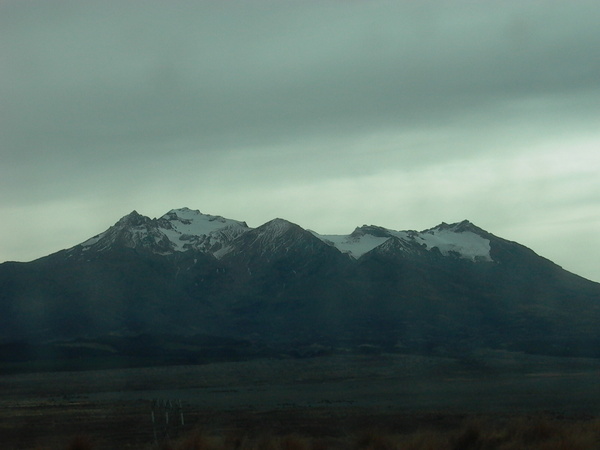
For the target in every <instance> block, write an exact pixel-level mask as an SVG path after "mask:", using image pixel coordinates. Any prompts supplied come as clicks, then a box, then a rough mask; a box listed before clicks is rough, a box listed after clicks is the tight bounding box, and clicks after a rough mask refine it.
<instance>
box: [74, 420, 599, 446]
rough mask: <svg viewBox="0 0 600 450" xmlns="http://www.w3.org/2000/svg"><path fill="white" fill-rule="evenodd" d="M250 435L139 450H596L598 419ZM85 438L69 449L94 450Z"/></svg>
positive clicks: (186, 438) (198, 434)
mask: <svg viewBox="0 0 600 450" xmlns="http://www.w3.org/2000/svg"><path fill="white" fill-rule="evenodd" d="M331 434H332V435H331V436H327V435H323V436H313V435H307V434H300V433H286V434H277V433H265V434H261V433H258V434H256V433H251V434H245V433H244V432H243V431H241V430H238V431H235V432H231V433H229V434H215V433H210V432H203V431H200V430H194V431H192V432H189V433H187V434H185V435H183V436H181V437H179V438H178V439H174V440H171V441H165V442H161V443H154V444H147V445H142V446H139V447H129V448H139V449H144V450H326V449H331V450H476V449H478V450H491V449H498V450H528V449H531V450H533V449H536V450H538V449H539V450H588V449H598V448H600V419H579V420H573V419H564V418H556V417H550V416H547V417H545V416H534V417H512V418H504V419H500V418H495V419H490V418H486V417H478V416H473V417H467V418H465V419H464V420H462V421H461V422H460V423H459V424H457V426H456V427H451V428H447V429H443V428H439V427H436V426H431V427H422V428H421V429H417V430H413V431H409V432H405V433H401V432H395V431H393V430H386V429H378V428H376V427H374V428H369V429H364V430H358V431H356V432H350V433H347V434H343V435H335V433H331ZM95 448H96V447H95V446H94V444H93V443H92V442H91V441H90V440H88V439H86V438H85V437H81V436H78V437H76V438H74V439H73V440H72V441H71V442H70V444H69V445H68V446H67V449H68V450H94V449H95Z"/></svg>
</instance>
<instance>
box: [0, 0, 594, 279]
mask: <svg viewBox="0 0 600 450" xmlns="http://www.w3.org/2000/svg"><path fill="white" fill-rule="evenodd" d="M599 17H600V2H598V1H568V2H567V1H558V0H556V1H535V0H531V1H523V0H518V1H517V0H515V1H501V2H496V1H479V2H476V1H470V2H467V1H442V0H440V1H418V2H416V1H408V0H407V1H378V0H371V1H366V0H365V1H346V2H343V1H318V2H317V1H235V0H233V1H226V2H225V1H210V2H209V1H152V0H144V1H141V0H140V1H124V0H118V1H117V0H115V1H110V0H90V1H81V0H77V1H62V0H56V1H48V0H0V157H1V160H0V261H5V260H17V261H28V260H32V259H35V258H38V257H41V256H44V255H47V254H49V253H52V252H55V251H58V250H60V249H63V248H68V247H71V246H73V245H75V244H77V243H80V242H82V241H84V240H86V239H87V238H89V237H91V236H93V235H95V234H97V233H99V232H101V231H104V230H105V229H106V228H108V227H109V226H110V225H112V224H114V223H115V222H116V221H117V220H118V219H119V218H120V217H122V216H124V215H126V214H128V213H129V212H131V211H132V210H134V209H135V210H137V211H138V212H139V213H140V214H143V215H147V216H150V217H159V216H161V215H163V214H164V213H166V212H167V211H168V210H170V209H172V208H179V207H182V206H187V207H190V208H192V209H199V210H200V211H202V212H204V213H207V214H217V215H222V216H225V217H228V218H232V219H238V220H245V221H246V222H247V223H248V224H249V225H250V226H254V227H255V226H259V225H261V224H262V223H264V222H266V221H268V220H270V219H272V218H275V217H282V218H285V219H288V220H290V221H292V222H295V223H297V224H299V225H301V226H302V227H304V228H309V229H313V230H315V231H317V232H319V233H324V234H325V233H327V234H348V233H350V232H352V230H353V229H354V228H355V227H356V226H360V225H363V224H374V225H380V226H384V227H387V228H391V229H395V230H405V229H417V230H422V229H425V228H430V227H433V226H435V225H437V224H439V223H440V222H442V221H444V222H447V223H451V222H456V221H460V220H463V219H469V220H470V221H472V222H474V223H475V224H476V225H478V226H480V227H482V228H484V229H486V230H488V231H490V232H491V233H493V234H496V235H497V236H501V237H504V238H507V239H510V240H514V241H518V242H519V243H521V244H524V245H526V246H528V247H530V248H532V249H533V250H534V251H536V252H537V253H538V254H540V255H542V256H545V257H547V258H549V259H551V260H553V261H554V262H556V263H557V264H559V265H561V266H563V267H564V268H566V269H568V270H570V271H572V272H575V273H578V274H580V275H582V276H585V277H587V278H590V279H593V280H595V281H600V257H599V255H600V26H598V18H599Z"/></svg>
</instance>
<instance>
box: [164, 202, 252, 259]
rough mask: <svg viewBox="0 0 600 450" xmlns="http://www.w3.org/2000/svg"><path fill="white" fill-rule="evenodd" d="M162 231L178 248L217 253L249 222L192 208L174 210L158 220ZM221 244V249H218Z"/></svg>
mask: <svg viewBox="0 0 600 450" xmlns="http://www.w3.org/2000/svg"><path fill="white" fill-rule="evenodd" d="M158 224H159V230H160V231H161V232H162V233H163V234H164V235H165V236H167V238H168V239H169V241H171V242H172V243H173V246H174V248H173V250H174V251H185V250H188V249H189V248H197V249H200V250H205V251H209V252H211V253H212V252H214V251H216V250H218V249H220V248H222V244H223V241H226V240H227V241H228V240H231V239H234V238H235V237H237V236H239V235H240V234H243V233H244V232H246V231H248V230H249V229H250V228H248V225H246V223H245V222H240V221H237V220H232V219H225V218H224V217H221V216H212V215H209V214H202V213H201V212H200V211H198V210H192V209H189V208H181V209H172V210H171V211H169V212H168V213H166V214H165V215H164V216H162V217H161V218H160V219H158ZM215 247H217V248H215Z"/></svg>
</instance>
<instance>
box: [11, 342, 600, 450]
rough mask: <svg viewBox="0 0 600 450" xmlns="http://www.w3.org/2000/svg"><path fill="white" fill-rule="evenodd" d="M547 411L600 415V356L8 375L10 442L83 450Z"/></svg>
mask: <svg viewBox="0 0 600 450" xmlns="http://www.w3.org/2000/svg"><path fill="white" fill-rule="evenodd" d="M540 417H544V420H552V421H556V423H557V424H558V423H575V422H578V423H579V422H585V423H591V422H593V421H594V420H595V418H596V417H600V362H598V361H596V360H584V359H563V358H544V357H532V356H526V355H521V354H509V353H501V352H497V353H487V354H485V355H481V357H477V358H468V359H452V358H433V357H422V356H412V355H378V356H328V357H320V358H309V359H265V360H255V361H247V362H231V363H214V364H206V365H198V366H176V367H153V368H138V369H118V370H103V371H85V372H53V373H32V374H12V375H3V376H0V442H1V443H2V448H3V449H12V448H15V449H16V448H50V449H61V448H77V447H76V446H74V445H71V447H69V445H70V443H71V444H72V443H73V442H74V438H75V437H76V436H80V437H84V438H82V442H81V444H82V445H83V443H84V441H85V442H88V443H91V447H90V446H89V445H88V447H85V446H80V447H79V448H94V449H116V448H160V447H161V446H164V445H166V443H168V442H172V443H173V442H177V439H178V438H180V437H181V436H184V435H189V434H190V433H191V432H192V431H193V430H201V431H202V432H203V433H205V434H206V435H207V436H238V437H239V436H246V437H254V438H256V437H257V436H261V435H266V434H269V435H277V436H283V435H289V434H294V435H298V436H311V437H313V438H319V439H332V440H334V441H335V440H336V439H337V441H336V442H338V443H339V442H341V441H340V439H344V438H345V437H347V436H360V435H365V433H369V432H372V431H373V430H379V431H380V432H383V433H387V434H390V433H392V434H400V435H402V434H404V435H409V434H411V433H415V432H417V431H420V430H434V431H440V432H445V431H448V430H455V429H460V428H464V427H465V424H466V423H469V422H472V421H473V420H477V421H482V420H484V421H487V422H495V423H506V422H507V421H511V420H521V421H523V420H534V419H535V420H538V418H540ZM599 433H600V427H599ZM357 439H358V438H357ZM334 441H332V442H334ZM240 442H241V441H240ZM365 442H366V441H365ZM234 447H235V446H232V447H231V448H234ZM259 447H260V446H259ZM288 447H289V445H288ZM189 448H194V447H189ZM196 448H201V447H200V446H197V447H196ZM290 448H304V447H301V446H300V447H298V446H296V447H293V446H292V447H290ZM321 448H329V447H328V446H321ZM331 448H333V446H332V447H331ZM354 448H358V447H356V446H354ZM363 448H376V446H371V447H368V446H365V447H363ZM381 448H384V447H381ZM386 448H387V447H386ZM390 448H391V447H390ZM407 448H408V447H407ZM415 448H417V447H415ZM465 448H466V447H465ZM507 448H508V447H507ZM557 448H558V447H557ZM565 448H566V447H565ZM581 448H586V447H585V446H584V447H581ZM590 448H592V447H590Z"/></svg>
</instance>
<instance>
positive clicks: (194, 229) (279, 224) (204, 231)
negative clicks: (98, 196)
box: [80, 207, 493, 262]
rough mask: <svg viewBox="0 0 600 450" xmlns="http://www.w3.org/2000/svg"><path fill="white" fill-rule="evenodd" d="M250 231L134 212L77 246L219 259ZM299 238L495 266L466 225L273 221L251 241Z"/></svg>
mask: <svg viewBox="0 0 600 450" xmlns="http://www.w3.org/2000/svg"><path fill="white" fill-rule="evenodd" d="M251 230H253V229H251V228H250V227H248V225H247V224H246V222H243V221H238V220H233V219H227V218H224V217H222V216H216V215H210V214H204V213H202V212H200V211H199V210H197V209H190V208H187V207H183V208H178V209H172V210H170V211H168V212H167V213H166V214H164V215H163V216H161V217H160V218H158V219H150V218H148V217H146V216H143V215H141V214H139V213H138V212H137V211H132V212H131V213H129V214H128V215H126V216H124V217H123V218H121V219H120V220H119V221H118V222H117V223H116V224H115V225H114V226H113V227H111V228H109V229H108V230H107V231H105V232H104V233H101V234H99V235H97V236H94V237H93V238H91V239H88V240H87V241H85V242H84V243H82V244H80V247H81V248H82V249H84V250H85V251H87V250H89V249H91V248H94V249H95V250H98V251H105V250H107V249H110V248H111V247H112V246H114V245H122V246H125V247H130V248H136V249H144V250H146V251H150V252H153V253H157V254H170V253H174V252H184V251H188V250H195V251H201V252H204V253H209V254H211V255H213V256H215V257H216V258H221V257H223V256H224V255H225V254H226V253H228V252H229V251H231V249H232V248H234V245H233V244H234V241H235V240H236V239H237V238H239V237H240V236H242V235H243V234H245V233H247V232H249V231H251ZM303 233H308V234H309V235H312V236H314V237H316V238H318V239H319V240H321V241H322V242H324V243H326V244H328V245H329V246H332V247H334V248H335V249H337V250H338V251H339V252H341V253H344V254H347V255H349V256H350V257H351V258H353V259H359V258H361V257H362V256H363V255H364V254H365V253H368V252H370V251H372V250H373V249H375V248H377V247H379V246H381V245H382V244H384V243H386V241H388V240H390V239H392V240H399V241H401V242H400V245H392V246H390V245H389V243H388V245H387V246H385V247H383V248H382V249H380V250H381V251H383V250H385V249H386V248H387V249H395V250H394V251H396V252H398V251H400V250H401V249H405V250H406V252H409V253H415V252H419V251H424V252H427V251H431V250H433V249H437V250H438V251H439V252H440V253H441V254H442V255H443V256H453V257H458V258H462V259H469V260H472V261H477V262H491V261H493V259H492V257H491V256H490V241H489V237H490V236H491V235H490V234H489V233H487V232H485V231H484V230H482V229H480V228H478V227H477V226H475V225H474V224H473V223H471V222H469V221H468V220H463V221H462V222H457V223H452V224H447V223H445V222H442V223H441V224H439V225H437V226H435V227H433V228H430V229H427V230H424V231H421V232H417V231H413V230H409V231H395V230H390V229H387V228H384V227H381V226H377V225H363V226H360V227H357V228H355V229H354V231H353V232H352V233H350V234H349V235H320V234H319V233H317V232H314V231H307V230H305V229H303V228H302V227H300V226H299V225H297V224H294V223H292V222H290V221H288V220H285V219H282V218H275V219H272V220H270V221H268V222H266V223H265V224H263V225H261V226H259V227H257V228H255V229H254V230H253V233H251V238H252V239H253V240H256V241H257V242H263V243H265V244H266V243H269V244H268V245H270V246H277V245H280V244H279V243H277V242H278V241H281V240H282V239H283V240H287V241H293V240H294V239H301V236H302V235H303Z"/></svg>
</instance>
